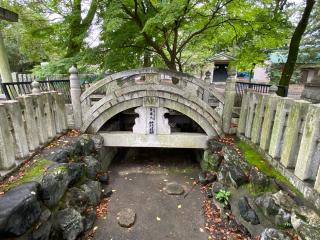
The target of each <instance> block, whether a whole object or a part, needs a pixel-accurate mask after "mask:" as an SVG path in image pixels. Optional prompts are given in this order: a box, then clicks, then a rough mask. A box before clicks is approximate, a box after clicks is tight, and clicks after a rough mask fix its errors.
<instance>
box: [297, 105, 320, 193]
mask: <svg viewBox="0 0 320 240" xmlns="http://www.w3.org/2000/svg"><path fill="white" fill-rule="evenodd" d="M319 129H320V104H311V105H309V110H308V114H307V117H306V119H305V124H304V128H303V134H302V139H301V143H300V148H299V153H298V159H297V164H296V168H295V171H294V173H295V175H296V176H297V177H298V178H300V179H301V180H316V184H315V188H316V189H319V186H320V184H319V183H320V179H319V176H318V177H317V173H318V169H319V165H320V154H319V152H320V149H319V142H318V141H319V138H320V131H319ZM316 178H317V179H316Z"/></svg>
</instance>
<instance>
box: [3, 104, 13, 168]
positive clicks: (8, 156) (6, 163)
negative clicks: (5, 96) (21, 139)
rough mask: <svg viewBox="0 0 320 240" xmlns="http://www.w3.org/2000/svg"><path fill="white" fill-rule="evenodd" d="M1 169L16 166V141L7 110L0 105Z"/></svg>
mask: <svg viewBox="0 0 320 240" xmlns="http://www.w3.org/2000/svg"><path fill="white" fill-rule="evenodd" d="M0 122H1V124H0V169H1V170H7V169H10V168H12V167H14V166H15V152H14V141H13V137H12V135H11V132H10V124H9V121H8V115H7V112H6V108H5V106H4V105H3V104H0Z"/></svg>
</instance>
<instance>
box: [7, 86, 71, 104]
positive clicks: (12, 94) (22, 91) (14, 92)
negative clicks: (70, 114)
mask: <svg viewBox="0 0 320 240" xmlns="http://www.w3.org/2000/svg"><path fill="white" fill-rule="evenodd" d="M31 84H32V82H10V83H1V88H2V91H3V93H4V94H5V96H6V98H7V99H8V100H12V99H15V98H17V97H19V96H22V95H26V94H30V93H32V86H31ZM39 84H40V86H39V88H40V90H41V91H42V92H46V91H57V92H60V93H63V94H64V98H65V102H66V103H71V97H70V81H69V80H50V81H39Z"/></svg>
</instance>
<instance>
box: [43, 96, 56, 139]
mask: <svg viewBox="0 0 320 240" xmlns="http://www.w3.org/2000/svg"><path fill="white" fill-rule="evenodd" d="M43 95H44V98H43V99H44V100H43V101H44V112H45V116H46V122H47V124H46V127H47V131H48V137H49V138H51V139H52V138H54V137H55V136H56V133H57V131H56V123H55V119H54V110H53V97H52V96H51V94H50V92H44V93H43Z"/></svg>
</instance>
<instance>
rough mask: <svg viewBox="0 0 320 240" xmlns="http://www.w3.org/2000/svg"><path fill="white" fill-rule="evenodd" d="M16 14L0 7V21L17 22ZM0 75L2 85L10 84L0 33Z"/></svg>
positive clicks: (9, 71)
mask: <svg viewBox="0 0 320 240" xmlns="http://www.w3.org/2000/svg"><path fill="white" fill-rule="evenodd" d="M18 18H19V17H18V14H16V13H14V12H11V11H9V10H7V9H4V8H2V7H0V20H5V21H9V22H18ZM0 75H1V79H2V82H3V83H6V82H12V75H11V70H10V65H9V61H8V55H7V51H6V47H5V45H4V41H3V36H2V33H1V31H0Z"/></svg>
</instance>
